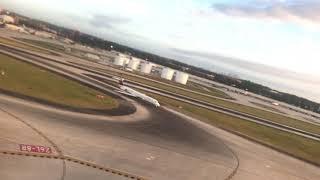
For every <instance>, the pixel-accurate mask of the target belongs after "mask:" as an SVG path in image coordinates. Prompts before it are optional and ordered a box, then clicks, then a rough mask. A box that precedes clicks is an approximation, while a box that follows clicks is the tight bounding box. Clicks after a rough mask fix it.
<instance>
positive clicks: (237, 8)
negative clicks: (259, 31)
mask: <svg viewBox="0 0 320 180" xmlns="http://www.w3.org/2000/svg"><path fill="white" fill-rule="evenodd" d="M211 8H212V9H213V10H214V11H216V12H220V13H222V14H225V15H229V16H238V17H248V18H259V19H266V18H268V19H275V20H281V21H285V22H305V21H307V22H309V23H313V24H320V1H318V0H269V1H267V0H255V1H252V2H250V3H246V4H213V5H212V6H211Z"/></svg>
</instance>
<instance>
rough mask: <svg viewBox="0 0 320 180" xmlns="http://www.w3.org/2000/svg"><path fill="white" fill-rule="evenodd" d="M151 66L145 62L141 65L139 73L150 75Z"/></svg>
mask: <svg viewBox="0 0 320 180" xmlns="http://www.w3.org/2000/svg"><path fill="white" fill-rule="evenodd" d="M152 66H153V64H152V63H149V62H145V63H143V64H142V65H141V69H140V71H141V72H142V73H145V74H150V72H151V69H152Z"/></svg>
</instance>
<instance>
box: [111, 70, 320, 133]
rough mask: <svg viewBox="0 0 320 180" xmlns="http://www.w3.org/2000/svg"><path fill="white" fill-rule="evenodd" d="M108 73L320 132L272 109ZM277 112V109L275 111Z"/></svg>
mask: <svg viewBox="0 0 320 180" xmlns="http://www.w3.org/2000/svg"><path fill="white" fill-rule="evenodd" d="M107 73H109V74H113V75H117V76H120V75H121V76H122V77H123V78H125V79H129V80H132V81H136V82H140V83H143V84H146V85H150V86H152V87H157V88H160V89H163V90H167V91H170V92H174V93H177V94H181V95H185V96H187V97H192V98H195V99H198V100H201V101H204V102H208V103H211V104H214V105H219V106H222V107H225V108H229V109H232V110H236V111H239V112H242V113H247V114H250V115H253V116H257V117H260V118H263V119H267V120H270V121H273V122H276V123H280V124H283V125H287V126H291V127H295V128H298V129H301V130H305V131H308V132H311V133H315V134H320V126H317V125H314V124H311V123H307V122H304V121H300V120H297V119H294V118H291V117H287V116H285V115H281V114H276V113H273V112H270V111H265V110H262V109H258V108H254V107H250V106H246V105H242V104H238V103H235V102H230V101H226V100H223V99H218V98H211V97H207V96H203V95H200V94H195V93H192V92H189V91H184V90H181V89H178V88H175V87H172V86H167V85H165V84H162V83H155V82H152V81H150V80H146V79H143V78H139V77H135V76H130V75H127V74H122V73H117V72H112V71H108V72H107ZM275 112H277V111H275Z"/></svg>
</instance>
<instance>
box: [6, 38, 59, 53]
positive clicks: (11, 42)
mask: <svg viewBox="0 0 320 180" xmlns="http://www.w3.org/2000/svg"><path fill="white" fill-rule="evenodd" d="M0 43H3V44H6V45H10V46H14V47H18V48H22V49H26V50H30V51H34V52H39V53H43V54H49V55H54V53H52V52H50V51H47V50H45V49H41V48H37V47H34V46H30V45H28V44H24V43H21V42H18V41H15V40H12V39H7V38H3V37H0Z"/></svg>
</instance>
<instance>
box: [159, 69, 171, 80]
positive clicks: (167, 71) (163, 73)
mask: <svg viewBox="0 0 320 180" xmlns="http://www.w3.org/2000/svg"><path fill="white" fill-rule="evenodd" d="M173 73H174V70H173V69H170V68H163V69H162V71H161V78H163V79H167V80H171V79H172V77H173Z"/></svg>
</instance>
